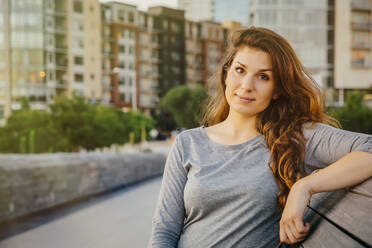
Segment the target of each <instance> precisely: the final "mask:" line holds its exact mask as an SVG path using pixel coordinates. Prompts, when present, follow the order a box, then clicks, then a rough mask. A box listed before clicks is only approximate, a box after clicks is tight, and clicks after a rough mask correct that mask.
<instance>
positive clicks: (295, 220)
mask: <svg viewBox="0 0 372 248" xmlns="http://www.w3.org/2000/svg"><path fill="white" fill-rule="evenodd" d="M310 199H311V192H310V190H308V189H307V188H306V186H305V185H304V184H303V183H302V182H301V180H299V181H298V182H296V183H295V184H294V185H293V186H292V188H291V190H290V192H289V195H288V198H287V202H286V204H285V207H284V210H283V214H282V218H281V220H280V242H283V243H287V244H295V243H297V242H299V241H301V240H303V239H304V238H305V237H306V235H307V234H308V232H309V230H310V224H309V223H304V222H303V216H304V212H305V209H306V206H307V204H308V203H309V202H310Z"/></svg>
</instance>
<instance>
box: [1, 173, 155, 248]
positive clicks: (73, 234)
mask: <svg viewBox="0 0 372 248" xmlns="http://www.w3.org/2000/svg"><path fill="white" fill-rule="evenodd" d="M160 184H161V177H157V178H154V179H150V180H147V181H145V182H142V183H139V184H137V185H133V186H129V187H126V188H124V189H121V190H118V191H115V192H113V193H110V194H107V195H104V196H101V197H97V198H95V199H91V200H90V201H89V202H84V203H82V204H80V205H79V206H75V207H74V208H73V209H72V210H69V211H68V213H66V214H64V215H63V216H59V217H57V218H52V220H49V221H48V222H47V223H40V224H39V225H38V226H37V227H35V228H33V229H30V230H28V231H25V232H22V233H20V234H17V235H15V236H11V237H9V238H7V239H4V240H2V241H0V248H35V247H37V248H116V247H117V248H119V247H120V248H126V247H128V248H137V247H138V248H141V247H146V246H147V242H148V240H149V236H150V232H151V219H152V215H153V213H154V210H155V205H156V200H157V197H158V193H159V189H160ZM44 222H45V221H44Z"/></svg>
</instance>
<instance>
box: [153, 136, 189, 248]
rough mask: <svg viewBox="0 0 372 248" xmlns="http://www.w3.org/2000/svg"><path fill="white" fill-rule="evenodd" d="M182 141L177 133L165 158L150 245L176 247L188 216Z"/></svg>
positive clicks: (166, 247) (164, 247)
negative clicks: (186, 215) (184, 196)
mask: <svg viewBox="0 0 372 248" xmlns="http://www.w3.org/2000/svg"><path fill="white" fill-rule="evenodd" d="M181 151H182V143H181V141H180V135H177V136H176V138H175V141H174V143H173V145H172V147H171V149H170V151H169V154H168V157H167V159H166V163H165V168H164V173H163V180H162V183H161V187H160V193H159V198H158V202H157V206H156V209H155V213H154V216H153V219H152V232H151V237H150V241H149V245H148V247H149V248H155V247H159V248H160V247H161V248H168V247H177V244H178V240H179V236H180V233H181V230H182V227H183V223H184V218H185V207H184V200H183V192H184V187H185V184H186V180H187V173H186V170H185V169H184V167H183V162H182V161H183V159H182V152H181Z"/></svg>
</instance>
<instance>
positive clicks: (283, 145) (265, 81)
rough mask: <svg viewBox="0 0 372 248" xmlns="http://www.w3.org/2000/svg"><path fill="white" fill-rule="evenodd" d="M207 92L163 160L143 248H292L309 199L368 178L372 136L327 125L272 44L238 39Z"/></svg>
mask: <svg viewBox="0 0 372 248" xmlns="http://www.w3.org/2000/svg"><path fill="white" fill-rule="evenodd" d="M215 82H217V91H216V94H215V96H214V97H213V98H212V99H211V100H210V102H209V104H208V105H207V106H206V108H205V109H206V110H205V116H204V120H203V122H202V124H203V126H201V127H198V128H194V129H190V130H186V131H184V132H182V133H181V134H179V135H178V136H177V137H176V139H175V141H174V144H173V146H172V148H171V151H170V153H169V155H168V158H167V161H166V165H165V171H164V175H163V181H162V185H161V190H160V195H159V200H158V204H157V208H156V211H155V215H154V218H153V229H152V234H151V239H150V242H149V247H162V248H164V247H192V248H195V247H224V248H225V247H244V248H246V247H255V248H256V247H275V246H276V245H278V244H279V242H282V243H287V244H294V243H296V242H299V241H301V240H303V239H304V238H305V236H306V234H307V233H308V231H309V224H308V223H303V214H304V211H305V209H306V205H307V204H308V202H309V200H310V198H311V195H312V194H315V193H318V192H324V191H332V190H336V189H340V188H344V187H349V186H352V185H355V184H358V183H360V182H362V181H363V180H366V179H367V178H369V177H371V176H372V166H371V161H372V154H371V152H372V136H370V135H366V134H359V133H353V132H348V131H344V130H341V129H338V128H335V127H331V126H330V125H329V124H335V121H332V119H331V118H330V117H328V116H327V115H326V114H325V113H324V109H323V102H322V98H321V93H320V90H319V89H318V87H317V85H316V83H315V82H314V81H313V80H312V78H311V76H310V75H309V74H308V73H307V72H306V70H305V69H304V68H303V66H302V65H301V63H300V62H299V60H298V58H297V56H296V54H295V53H294V51H293V49H292V48H291V46H290V45H289V44H288V42H287V41H286V40H285V39H284V38H282V37H281V36H279V35H278V34H276V33H274V32H272V31H270V30H267V29H263V28H249V29H244V30H240V31H236V32H235V33H234V34H233V35H232V36H231V38H230V40H229V44H228V48H227V51H226V54H225V56H224V57H223V59H222V64H221V68H220V69H219V71H218V72H217V73H216V78H215ZM317 168H318V169H319V168H322V169H320V170H318V171H317V173H312V172H314V171H315V169H317ZM345 174H348V175H349V176H348V177H347V178H346V177H344V176H343V175H345Z"/></svg>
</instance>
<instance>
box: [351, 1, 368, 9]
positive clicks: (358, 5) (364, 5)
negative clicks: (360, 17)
mask: <svg viewBox="0 0 372 248" xmlns="http://www.w3.org/2000/svg"><path fill="white" fill-rule="evenodd" d="M351 9H354V10H371V9H372V4H371V2H370V1H368V0H353V1H351Z"/></svg>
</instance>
